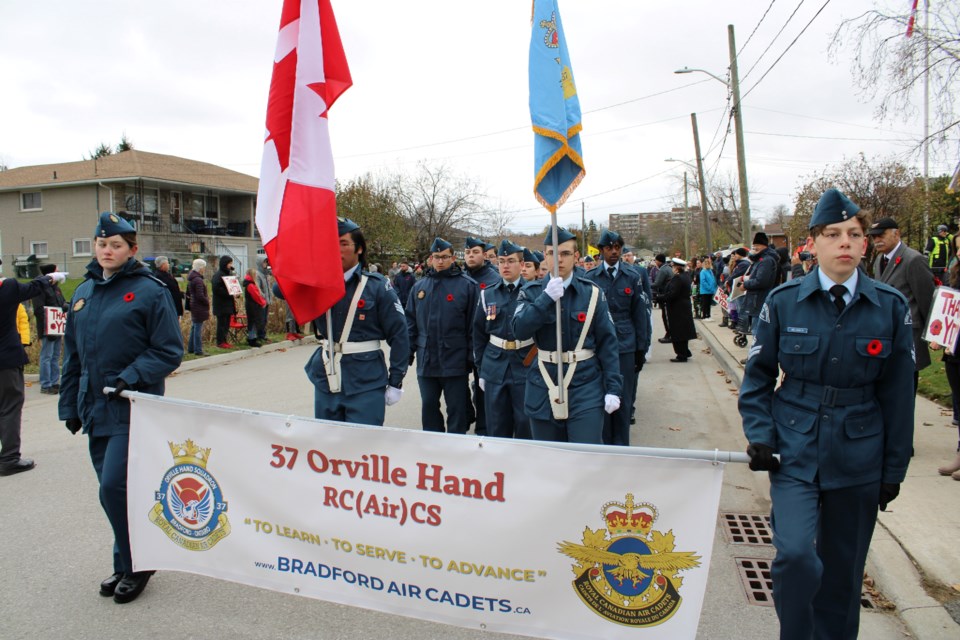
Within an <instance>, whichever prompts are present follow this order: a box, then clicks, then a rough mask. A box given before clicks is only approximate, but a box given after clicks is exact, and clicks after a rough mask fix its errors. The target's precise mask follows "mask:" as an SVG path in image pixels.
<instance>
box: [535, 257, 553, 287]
mask: <svg viewBox="0 0 960 640" xmlns="http://www.w3.org/2000/svg"><path fill="white" fill-rule="evenodd" d="M533 257H534V258H536V259H537V260H539V261H540V268H539V269H538V270H537V280H542V279H544V278H545V277H547V274H548V273H550V265H549V264H548V263H547V257H546V256H545V255H543V251H534V252H533Z"/></svg>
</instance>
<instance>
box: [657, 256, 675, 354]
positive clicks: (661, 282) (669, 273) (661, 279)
mask: <svg viewBox="0 0 960 640" xmlns="http://www.w3.org/2000/svg"><path fill="white" fill-rule="evenodd" d="M654 263H655V264H656V265H657V277H656V278H655V279H654V281H653V287H652V290H653V298H654V300H657V302H659V299H658V296H659V295H660V294H661V293H664V292H665V291H666V289H667V282H668V281H669V280H670V278H672V277H673V269H671V268H670V266H669V265H668V264H667V256H665V255H664V254H662V253H658V254H657V257H656V258H654ZM660 319H661V320H663V329H664V334H663V337H662V338H660V340H659V341H660V342H661V343H663V344H667V343H669V342H671V340H670V318H668V317H667V308H666V307H665V306H664V305H660Z"/></svg>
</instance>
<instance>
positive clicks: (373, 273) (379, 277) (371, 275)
mask: <svg viewBox="0 0 960 640" xmlns="http://www.w3.org/2000/svg"><path fill="white" fill-rule="evenodd" d="M361 273H362V274H363V275H365V276H367V277H368V278H371V279H373V280H380V281H386V279H387V278H386V277H385V276H384V275H383V274H382V273H378V272H376V271H361Z"/></svg>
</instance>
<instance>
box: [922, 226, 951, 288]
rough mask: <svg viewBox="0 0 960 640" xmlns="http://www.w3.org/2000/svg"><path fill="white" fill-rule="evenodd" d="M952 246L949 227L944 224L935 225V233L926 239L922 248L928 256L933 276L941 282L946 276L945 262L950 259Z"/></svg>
mask: <svg viewBox="0 0 960 640" xmlns="http://www.w3.org/2000/svg"><path fill="white" fill-rule="evenodd" d="M952 246H953V236H951V235H950V229H949V227H947V225H945V224H941V225H937V235H935V236H933V237H931V238H929V239H928V240H927V246H926V248H925V249H924V250H923V252H924V253H925V254H927V256H928V258H929V265H930V271H932V272H933V277H934V278H936V279H937V280H939V281H940V282H943V280H944V278H945V277H946V275H945V274H946V271H947V264H948V263H949V261H950V257H951V256H950V254H951V253H952V251H951V250H950V247H952Z"/></svg>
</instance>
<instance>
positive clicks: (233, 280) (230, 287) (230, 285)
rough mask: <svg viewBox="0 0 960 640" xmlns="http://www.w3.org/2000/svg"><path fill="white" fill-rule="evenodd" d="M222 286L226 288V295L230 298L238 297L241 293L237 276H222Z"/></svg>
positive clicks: (241, 289)
mask: <svg viewBox="0 0 960 640" xmlns="http://www.w3.org/2000/svg"><path fill="white" fill-rule="evenodd" d="M223 284H224V285H226V287H227V293H229V294H230V295H232V296H239V295H240V294H242V293H243V288H241V287H240V278H238V277H237V276H223Z"/></svg>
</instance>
